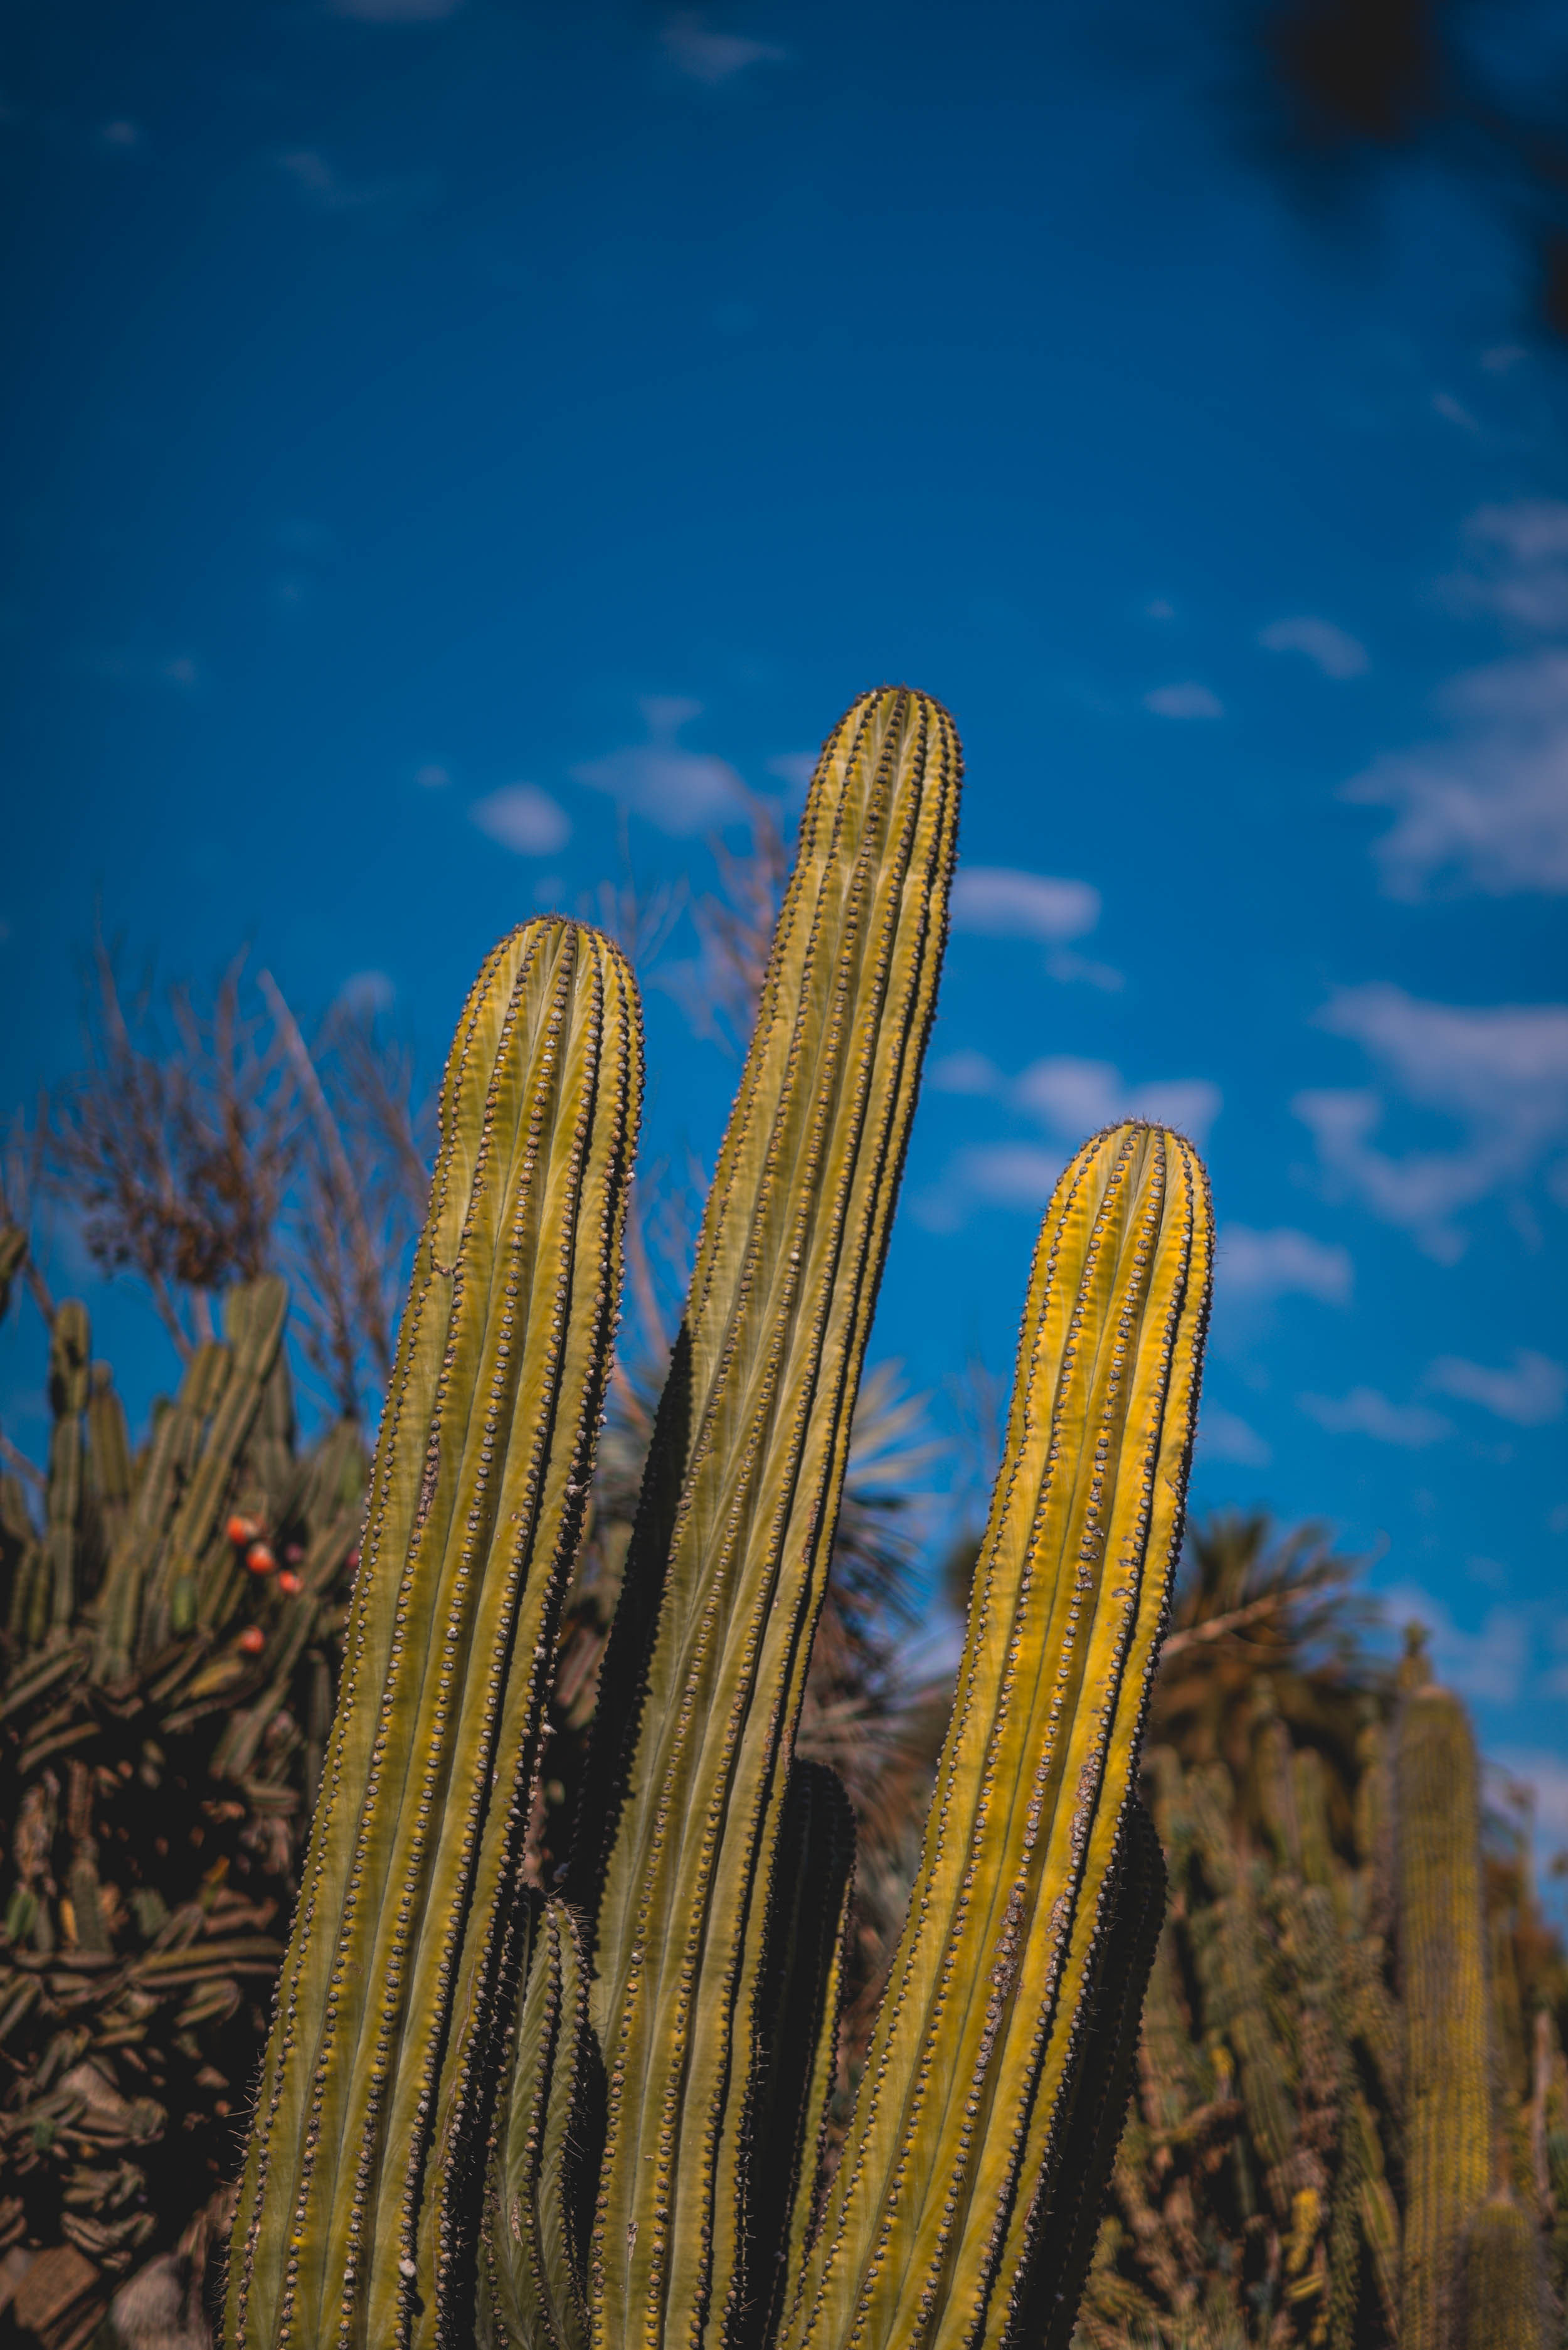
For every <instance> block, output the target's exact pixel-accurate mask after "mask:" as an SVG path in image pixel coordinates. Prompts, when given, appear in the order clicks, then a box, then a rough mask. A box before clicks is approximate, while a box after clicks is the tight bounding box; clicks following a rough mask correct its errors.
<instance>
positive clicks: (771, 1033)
mask: <svg viewBox="0 0 1568 2350" xmlns="http://www.w3.org/2000/svg"><path fill="white" fill-rule="evenodd" d="M958 784H959V757H958V743H957V739H956V736H955V735H954V733H953V729H952V726H951V723H950V720H949V719H948V717H947V715H946V713H945V712H943V711H941V710H940V709H939V708H938V707H937V705H936V704H935V703H933V702H927V701H925V700H924V699H922V698H921V697H919V696H917V695H912V694H899V693H893V694H885V695H877V696H867V698H866V699H865V700H864V701H862V702H858V703H857V704H856V705H855V707H854V708H853V709H852V710H851V711H850V712H849V713H848V715H847V717H846V719H845V720H844V721H843V723H841V725H840V726H839V727H838V729H837V731H836V733H835V734H834V735H833V736H832V737H831V738H830V740H829V742H828V743H827V745H826V749H825V751H824V753H823V756H822V759H821V761H820V762H819V764H818V767H817V771H816V775H815V779H814V782H813V785H812V788H811V791H810V794H809V795H808V798H807V802H806V808H805V817H804V819H803V823H802V828H801V839H800V847H799V852H798V855H797V858H796V862H795V867H794V873H793V875H792V878H791V880H790V883H789V887H788V889H787V891H786V893H785V897H784V906H783V909H782V910H781V912H780V915H779V921H778V928H777V931H776V934H775V937H774V950H773V955H772V959H771V961H770V963H769V967H768V972H767V977H766V979H765V981H764V983H763V994H762V1000H761V1003H760V1005H759V1007H758V1013H757V1021H756V1028H755V1033H754V1035H753V1042H752V1046H751V1050H750V1053H749V1054H748V1056H747V1060H746V1065H745V1068H744V1071H743V1073H742V1078H741V1086H740V1091H739V1094H738V1096H737V1098H736V1103H735V1107H734V1111H733V1114H732V1118H731V1121H730V1126H729V1129H728V1132H727V1133H726V1135H725V1138H724V1143H723V1147H722V1150H721V1152H720V1155H719V1161H718V1166H717V1169H716V1171H715V1174H714V1179H713V1187H712V1192H711V1199H710V1202H709V1207H708V1212H707V1216H706V1218H705V1220H704V1222H703V1226H702V1231H701V1237H700V1240H699V1243H698V1248H697V1256H696V1263H695V1268H694V1271H693V1274H692V1281H691V1300H690V1303H689V1305H688V1309H687V1314H686V1318H685V1321H684V1324H683V1326H682V1329H681V1333H680V1339H679V1341H678V1344H677V1349H676V1357H675V1361H674V1364H673V1367H672V1369H671V1373H670V1381H669V1384H668V1386H667V1388H666V1391H665V1395H664V1399H663V1401H662V1403H661V1406H660V1410H659V1428H658V1430H657V1431H656V1433H655V1437H654V1442H653V1455H652V1459H651V1461H650V1464H649V1472H648V1482H647V1485H646V1487H645V1490H644V1494H643V1501H642V1506H641V1509H640V1511H639V1519H638V1523H637V1528H636V1531H635V1533H634V1534H633V1536H632V1543H631V1548H630V1551H629V1553H628V1559H627V1565H626V1575H625V1588H626V1591H627V1593H628V1599H627V1600H623V1603H622V1607H621V1610H620V1613H619V1615H618V1618H617V1623H616V1627H615V1631H614V1634H613V1636H612V1638H611V1643H610V1648H609V1651H608V1654H607V1659H606V1663H605V1670H604V1673H603V1676H602V1677H601V1680H600V1685H599V1717H600V1721H601V1723H602V1725H603V1730H604V1733H605V1734H604V1736H603V1738H602V1740H600V1741H598V1742H597V1745H598V1752H597V1754H596V1757H595V1759H594V1762H593V1763H592V1764H591V1765H590V1775H589V1780H588V1786H587V1806H586V1810H585V1816H584V1820H583V1823H582V1838H581V1851H580V1862H581V1869H580V1874H579V1876H578V1877H577V1880H576V1881H577V1883H578V1884H579V1885H580V1886H581V1888H582V1898H584V1901H585V1906H587V1908H588V1910H589V1914H590V1915H591V1916H592V1917H594V1918H595V1919H596V1923H597V1950H596V1958H597V1981H596V1985H595V1993H594V2001H593V2012H594V2019H595V2022H596V2024H597V2028H598V2030H599V2031H600V2033H602V2036H603V2044H604V2052H605V2061H606V2064H607V2066H608V2068H609V2091H608V2130H607V2144H606V2154H605V2165H604V2173H603V2179H602V2184H601V2189H600V2198H599V2208H598V2211H597V2217H596V2222H595V2229H594V2241H593V2282H594V2303H595V2307H594V2322H593V2339H594V2342H595V2344H596V2345H605V2350H620V2345H622V2344H629V2343H630V2342H633V2341H643V2340H646V2341H648V2342H649V2343H657V2342H660V2341H664V2340H670V2341H671V2342H673V2341H676V2340H680V2339H686V2338H690V2339H691V2340H692V2341H695V2340H696V2339H697V2338H698V2337H699V2334H700V2330H701V2324H702V2322H703V2314H704V2313H705V2312H706V2311H707V2310H708V2309H709V2308H710V2307H711V2308H713V2309H714V2311H715V2312H716V2313H722V2314H723V2320H724V2323H725V2324H730V2323H731V2322H732V2318H733V2316H734V2314H737V2313H738V2312H739V2311H740V2310H741V2309H742V2307H744V2306H745V2305H746V2304H747V2303H749V2302H750V2301H751V2300H752V2299H753V2297H754V2296H755V2295H756V2294H757V2293H759V2292H762V2291H763V2289H764V2288H763V2285H762V2284H761V2283H760V2282H759V2281H757V2280H756V2279H754V2278H753V2277H751V2276H749V2275H748V2273H747V2250H746V2229H745V2224H744V2218H743V2215H744V2212H745V2210H746V2195H747V2152H746V2137H747V2129H748V2116H747V2106H748V2089H749V2085H750V2082H751V2079H752V2074H753V2070H754V2067H755V2065H756V2062H757V2055H758V2033H759V2028H760V2022H761V2019H760V2018H759V2016H758V2014H757V1991H758V1985H759V1982H760V1981H761V1977H762V1973H763V1950H764V1942H765V1936H766V1926H767V1898H766V1896H767V1887H768V1884H769V1881H770V1878H771V1877H772V1874H773V1867H774V1851H775V1847H776V1845H777V1841H778V1834H779V1823H780V1819H781V1816H782V1813H783V1809H784V1803H785V1799H786V1793H787V1788H788V1765H789V1755H790V1748H791V1744H792V1742H793V1737H794V1725H795V1721H796V1720H797V1718H798V1715H799V1711H800V1704H801V1698H802V1694H803V1691H804V1687H805V1669H806V1662H807V1659H808V1657H809V1654H810V1648H811V1638H812V1633H813V1630H814V1628H815V1621H816V1616H817V1612H818V1610H819V1609H820V1607H821V1605H822V1599H823V1595H824V1592H825V1590H826V1577H827V1563H828V1554H829V1550H830V1548H831V1544H832V1540H833V1530H834V1525H835V1522H836V1518H837V1514H838V1501H839V1494H840V1492H841V1490H842V1486H843V1480H844V1468H845V1461H846V1456H847V1452H848V1446H849V1430H850V1421H851V1419H852V1418H853V1415H854V1409H855V1399H856V1393H857V1387H858V1384H859V1378H860V1368H861V1361H862V1357H863V1356H864V1353H865V1347H866V1339H867V1333H868V1331H869V1328H870V1324H871V1310H872V1306H873V1305H874V1303H875V1299H876V1295H877V1282H878V1280H879V1278H880V1275H881V1270H882V1261H883V1257H884V1254H885V1253H886V1250H887V1245H888V1235H889V1232H890V1227H891V1221H892V1211H893V1203H894V1199H895V1197H896V1193H897V1189H898V1175H899V1172H900V1170H901V1168H902V1164H903V1159H904V1152H905V1148H906V1145H907V1142H908V1139H909V1121H910V1118H911V1116H912V1114H913V1110H914V1105H915V1095H916V1090H917V1087H918V1084H919V1065H920V1058H921V1055H922V1053H923V1050H924V1046H925V1039H926V1034H927V1031H928V1029H929V1024H930V1020H931V1014H932V1012H933V1009H934V1006H935V1001H936V988H937V978H938V972H939V970H940V961H941V951H942V946H943V943H944V940H945V935H946V927H947V890H948V879H949V874H950V868H951V865H952V859H953V849H954V840H955V834H956V827H957V816H958ZM656 1600H657V1601H658V1603H659V1605H658V1613H657V1615H655V1614H654V1613H653V1606H654V1602H655V1601H656ZM628 1603H629V1604H628ZM643 1691H646V1695H645V1696H643V1695H642V1692H643ZM639 1698H640V1700H641V1701H640V1705H639ZM601 1823H602V1825H601ZM601 1856H602V1857H601ZM596 1877H597V1882H596ZM667 2313H668V2314H667Z"/></svg>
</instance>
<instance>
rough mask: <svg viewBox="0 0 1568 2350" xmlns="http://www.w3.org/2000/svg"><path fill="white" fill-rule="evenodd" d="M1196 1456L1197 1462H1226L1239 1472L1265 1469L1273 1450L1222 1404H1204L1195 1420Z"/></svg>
mask: <svg viewBox="0 0 1568 2350" xmlns="http://www.w3.org/2000/svg"><path fill="white" fill-rule="evenodd" d="M1198 1453H1199V1459H1200V1460H1205V1461H1233V1462H1234V1463H1235V1464H1236V1466H1237V1467H1238V1468H1241V1469H1266V1468H1267V1467H1268V1465H1269V1463H1270V1461H1272V1459H1273V1457H1274V1452H1273V1447H1272V1445H1271V1444H1268V1443H1266V1442H1265V1441H1264V1440H1263V1439H1262V1437H1261V1436H1260V1435H1259V1434H1258V1431H1257V1430H1256V1429H1255V1428H1250V1427H1249V1426H1248V1424H1247V1422H1246V1421H1245V1420H1244V1419H1239V1418H1238V1416H1237V1414H1236V1413H1235V1412H1233V1411H1227V1410H1225V1409H1224V1408H1223V1406H1222V1405H1220V1404H1217V1403H1208V1402H1205V1403H1204V1405H1203V1407H1202V1409H1201V1410H1200V1411H1199V1417H1198Z"/></svg>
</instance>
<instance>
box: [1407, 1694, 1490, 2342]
mask: <svg viewBox="0 0 1568 2350" xmlns="http://www.w3.org/2000/svg"><path fill="white" fill-rule="evenodd" d="M1394 1797H1395V1836H1396V1853H1397V1857H1396V1868H1395V1874H1396V1883H1397V1903H1398V1938H1399V1971H1400V1977H1401V1981H1402V1988H1403V1991H1404V2003H1405V2032H1406V2075H1405V2083H1406V2091H1405V2093H1406V2126H1407V2156H1406V2161H1407V2175H1408V2189H1407V2203H1406V2212H1405V2285H1404V2295H1403V2306H1402V2315H1401V2324H1400V2344H1401V2350H1454V2345H1457V2343H1458V2341H1459V2334H1458V2332H1457V2318H1456V2312H1457V2309H1458V2305H1459V2286H1460V2266H1461V2261H1462V2256H1463V2246H1464V2241H1465V2231H1466V2230H1467V2228H1468V2227H1469V2223H1470V2221H1471V2220H1472V2219H1473V2218H1474V2217H1475V2215H1476V2213H1477V2212H1478V2211H1479V2210H1480V2207H1481V2205H1482V2204H1483V2203H1484V2202H1485V2201H1486V2199H1487V2196H1488V2194H1489V2192H1490V2188H1491V2184H1492V2126H1493V2115H1492V2085H1491V2070H1490V2054H1489V2047H1488V2031H1487V2024H1488V2013H1487V1970H1486V1950H1485V1941H1484V1926H1483V1922H1482V1914H1481V1879H1480V1787H1479V1781H1478V1773H1477V1766H1476V1752H1475V1741H1474V1738H1473V1736H1472V1734H1471V1731H1470V1725H1469V1716H1468V1714H1467V1713H1466V1711H1465V1709H1464V1706H1463V1704H1462V1703H1461V1702H1460V1700H1459V1698H1457V1697H1456V1696H1455V1695H1454V1694H1453V1692H1452V1691H1451V1690H1444V1689H1438V1688H1435V1687H1431V1686H1417V1687H1414V1688H1410V1689H1407V1692H1406V1695H1405V1700H1404V1703H1403V1706H1402V1708H1401V1712H1400V1719H1399V1724H1398V1731H1397V1746H1396V1752H1395V1761H1394Z"/></svg>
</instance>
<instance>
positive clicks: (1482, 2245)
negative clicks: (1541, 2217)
mask: <svg viewBox="0 0 1568 2350" xmlns="http://www.w3.org/2000/svg"><path fill="white" fill-rule="evenodd" d="M1462 2301H1463V2314H1462V2319H1461V2324H1460V2325H1459V2327H1458V2328H1456V2329H1455V2331H1454V2334H1453V2339H1454V2341H1455V2343H1456V2345H1459V2350H1547V2343H1548V2340H1549V2335H1548V2330H1547V2327H1548V2320H1547V2294H1546V2268H1545V2262H1544V2261H1543V2259H1542V2246H1541V2237H1540V2233H1539V2231H1538V2230H1537V2229H1536V2228H1535V2226H1534V2224H1533V2222H1532V2220H1531V2219H1530V2217H1529V2215H1528V2214H1527V2213H1526V2212H1524V2211H1522V2210H1521V2209H1520V2206H1519V2205H1518V2204H1517V2203H1516V2202H1515V2201H1514V2199H1513V2198H1512V2197H1511V2195H1506V2194H1505V2195H1494V2196H1493V2197H1492V2198H1491V2199H1490V2201H1488V2202H1486V2203H1483V2204H1482V2205H1481V2208H1480V2210H1479V2211H1478V2212H1477V2213H1476V2215H1475V2218H1474V2219H1473V2220H1471V2221H1470V2224H1469V2228H1468V2229H1467V2230H1465V2239H1464V2269H1463V2281H1462ZM1403 2338H1404V2337H1403V2336H1401V2339H1403Z"/></svg>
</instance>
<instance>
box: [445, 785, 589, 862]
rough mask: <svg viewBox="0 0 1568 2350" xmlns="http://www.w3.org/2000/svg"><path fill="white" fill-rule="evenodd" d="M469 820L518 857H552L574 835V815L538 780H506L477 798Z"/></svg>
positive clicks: (470, 810)
mask: <svg viewBox="0 0 1568 2350" xmlns="http://www.w3.org/2000/svg"><path fill="white" fill-rule="evenodd" d="M468 813H469V818H470V821H471V822H472V823H474V824H476V825H477V826H478V827H479V829H480V830H481V832H486V833H488V834H489V835H490V837H491V839H492V840H498V841H499V842H500V843H501V845H502V847H503V848H511V849H514V850H515V851H516V853H517V855H518V856H519V857H553V856H554V855H555V853H556V849H557V848H564V847H566V843H567V841H568V840H569V839H570V838H571V836H572V825H571V819H570V817H569V816H567V814H566V809H565V808H564V807H562V806H561V805H560V803H559V802H558V801H557V800H553V799H552V798H551V797H550V795H549V793H548V792H542V791H541V790H540V789H539V786H538V785H537V784H504V785H503V786H502V788H501V789H500V791H498V792H491V793H489V794H487V795H486V796H485V797H484V798H483V799H482V800H475V801H474V803H473V806H472V807H471V808H470V809H469V811H468Z"/></svg>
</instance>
